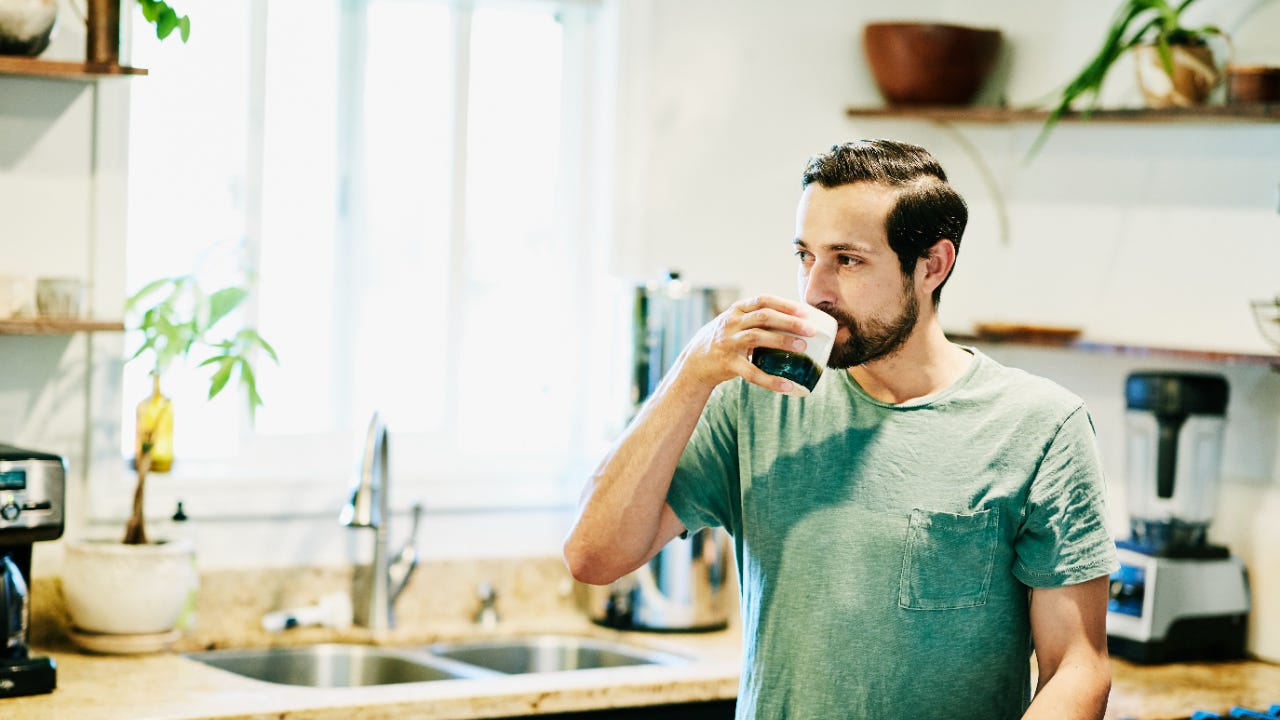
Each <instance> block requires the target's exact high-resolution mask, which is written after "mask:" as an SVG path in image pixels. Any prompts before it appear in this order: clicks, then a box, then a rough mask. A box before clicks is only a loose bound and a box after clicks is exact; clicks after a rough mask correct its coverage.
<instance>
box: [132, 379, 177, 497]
mask: <svg viewBox="0 0 1280 720" xmlns="http://www.w3.org/2000/svg"><path fill="white" fill-rule="evenodd" d="M144 444H150V445H151V471H152V472H168V471H169V468H170V467H172V466H173V402H172V401H170V400H169V398H167V397H165V396H164V393H162V392H160V376H159V375H158V374H155V373H152V374H151V396H150V397H148V398H147V399H145V400H143V401H142V402H140V403H138V430H137V441H136V443H135V444H134V449H133V453H134V454H133V461H134V465H135V466H136V465H137V464H138V463H139V462H141V460H142V446H143V445H144Z"/></svg>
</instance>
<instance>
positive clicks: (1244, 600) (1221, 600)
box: [1107, 372, 1249, 663]
mask: <svg viewBox="0 0 1280 720" xmlns="http://www.w3.org/2000/svg"><path fill="white" fill-rule="evenodd" d="M1125 405H1126V413H1125V415H1126V418H1125V430H1126V443H1125V465H1126V470H1125V474H1126V485H1127V491H1128V493H1127V495H1128V503H1129V529H1130V538H1129V540H1127V541H1119V542H1117V543H1116V547H1117V552H1118V555H1119V559H1120V569H1119V570H1117V571H1116V572H1115V573H1113V574H1112V575H1111V583H1110V600H1109V602H1108V605H1107V648H1108V650H1109V651H1110V652H1111V654H1112V655H1115V656H1117V657H1122V658H1125V659H1128V660H1132V661H1134V662H1140V663H1159V662H1169V661H1174V660H1225V659H1233V658H1241V657H1244V643H1245V623H1246V620H1247V618H1248V615H1249V587H1248V576H1247V574H1246V572H1245V568H1244V564H1243V563H1242V562H1241V561H1240V559H1239V558H1238V557H1236V556H1234V555H1232V554H1231V552H1230V550H1228V549H1227V548H1226V547H1225V546H1222V545H1215V544H1213V543H1211V542H1209V539H1208V528H1209V523H1210V521H1211V520H1212V518H1213V513H1214V509H1215V506H1216V504H1217V491H1218V480H1219V473H1220V469H1221V464H1222V436H1223V428H1224V424H1225V416H1226V409H1227V381H1226V378H1224V377H1222V376H1221V375H1213V374H1202V373H1177V372H1135V373H1131V374H1130V375H1129V376H1128V378H1126V380H1125Z"/></svg>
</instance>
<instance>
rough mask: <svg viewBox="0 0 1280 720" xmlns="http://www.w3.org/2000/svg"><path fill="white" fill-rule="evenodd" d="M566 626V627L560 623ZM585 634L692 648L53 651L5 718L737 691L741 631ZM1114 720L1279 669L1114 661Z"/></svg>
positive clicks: (592, 699)
mask: <svg viewBox="0 0 1280 720" xmlns="http://www.w3.org/2000/svg"><path fill="white" fill-rule="evenodd" d="M564 630H567V629H566V628H559V629H558V631H564ZM576 630H577V634H587V635H592V636H595V637H600V638H605V639H613V640H621V641H624V642H628V643H633V644H636V645H640V646H645V647H650V648H654V649H660V650H666V651H668V652H674V653H678V654H683V655H685V656H687V657H689V658H691V662H689V663H687V664H682V665H675V666H633V667H623V668H603V669H599V670H584V671H575V672H560V673H538V674H528V675H512V676H507V677H493V678H481V679H467V680H442V681H436V682H424V683H405V684H400V685H381V686H375V687H363V688H305V687H294V686H287V685H274V684H269V683H264V682H259V681H256V680H251V679H248V678H243V677H240V676H237V675H233V674H231V673H227V672H223V671H221V670H216V669H214V668H211V667H207V666H205V665H203V664H201V663H198V662H196V661H194V660H189V659H187V658H184V657H182V656H181V655H178V654H159V655H150V656H136V657H112V656H94V655H86V654H81V653H78V652H74V651H56V652H51V653H48V654H49V655H50V656H52V657H53V658H54V659H55V660H56V662H57V663H58V689H57V690H56V691H55V692H54V693H52V694H50V695H41V696H34V697H26V698H12V699H9V700H3V701H0V708H2V709H3V710H4V713H3V714H4V717H5V718H6V719H8V720H48V719H49V718H58V720H123V719H125V718H129V719H131V720H141V719H142V718H146V719H148V720H214V719H218V720H232V719H234V720H251V719H252V720H267V719H268V718H270V719H271V720H348V719H350V718H359V719H360V720H382V719H384V718H385V719H388V720H390V719H398V718H422V719H423V720H433V719H434V720H444V719H446V718H493V717H507V716H516V715H537V714H544V713H558V712H573V711H580V710H597V709H605V708H613V707H632V706H643V705H654V704H666V703H683V702H697V701H705V700H720V699H727V698H733V697H735V696H736V694H737V689H738V674H739V667H738V663H739V661H740V652H741V645H740V642H739V636H738V632H737V630H736V629H733V630H724V631H719V632H713V633H699V634H652V633H622V632H615V631H608V630H605V629H603V628H596V627H595V626H590V627H580V628H577V629H576ZM1112 675H1113V688H1112V692H1111V700H1110V703H1109V706H1108V709H1107V714H1106V718H1108V720H1123V719H1126V718H1134V719H1136V720H1175V719H1179V720H1180V719H1185V718H1187V717H1189V716H1190V715H1191V713H1192V712H1193V711H1195V710H1214V711H1218V712H1222V713H1224V714H1225V712H1226V711H1227V710H1228V709H1229V708H1230V707H1231V706H1233V705H1244V706H1248V707H1255V708H1262V709H1265V708H1267V707H1269V706H1270V705H1271V704H1273V703H1276V702H1280V666H1278V665H1272V664H1268V663H1262V662H1253V661H1246V662H1233V663H1194V664H1174V665H1165V666H1153V667H1145V666H1139V665H1133V664H1131V663H1127V662H1125V661H1123V660H1113V661H1112Z"/></svg>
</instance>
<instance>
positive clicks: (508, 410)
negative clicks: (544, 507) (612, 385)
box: [459, 8, 582, 454]
mask: <svg viewBox="0 0 1280 720" xmlns="http://www.w3.org/2000/svg"><path fill="white" fill-rule="evenodd" d="M471 42H472V45H471V85H470V106H469V115H468V120H469V124H468V135H469V137H468V145H467V159H468V177H467V216H466V219H467V225H466V227H467V239H466V247H467V257H466V268H467V273H466V278H465V287H466V292H467V303H468V304H467V312H466V315H467V322H466V324H465V328H464V331H463V332H464V334H463V337H462V338H461V348H460V352H462V357H463V358H465V361H464V362H463V363H462V364H461V370H460V372H461V377H460V385H461V387H462V389H463V392H462V397H461V399H460V408H459V410H460V415H461V417H460V418H459V428H460V438H459V440H460V442H461V446H462V448H463V450H464V451H467V452H486V451H490V450H491V448H492V446H493V442H494V438H495V437H496V438H500V439H501V443H502V446H503V448H505V449H507V450H509V451H511V452H513V453H521V452H536V453H539V454H551V453H557V454H559V453H563V452H565V451H566V450H567V448H568V444H569V440H570V437H569V428H570V427H571V420H572V410H573V408H572V406H571V403H572V402H573V399H574V387H573V383H574V381H575V380H576V379H578V378H580V377H581V376H582V373H581V372H580V371H579V368H578V367H577V363H578V362H579V359H580V357H581V353H579V352H576V348H575V345H574V343H575V340H576V339H578V338H579V337H580V333H578V332H575V325H576V323H574V322H573V320H574V313H573V303H572V299H573V290H572V289H573V287H574V281H573V279H572V278H566V274H567V273H568V271H569V269H570V268H571V267H572V263H571V262H570V260H571V258H570V257H569V256H568V252H569V251H568V248H567V246H566V243H565V242H564V230H565V228H564V224H563V223H562V222H561V221H560V220H559V213H560V198H559V192H558V190H559V180H560V173H559V168H560V165H561V148H560V134H561V105H562V102H561V100H562V98H561V47H562V37H561V28H560V25H559V24H558V23H557V22H556V20H555V17H554V15H553V14H551V13H549V12H534V11H530V10H524V9H508V8H502V9H482V10H478V11H477V12H476V14H475V17H474V20H473V26H472V41H471ZM497 409H500V411H497Z"/></svg>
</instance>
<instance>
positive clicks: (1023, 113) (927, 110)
mask: <svg viewBox="0 0 1280 720" xmlns="http://www.w3.org/2000/svg"><path fill="white" fill-rule="evenodd" d="M845 114H846V115H848V116H849V117H854V118H899V119H901V118H907V119H918V120H936V121H944V122H971V123H1014V122H1037V123H1038V122H1044V121H1045V120H1046V119H1048V117H1049V111H1048V110H1019V109H1014V108H1004V107H976V106H975V107H954V106H926V105H919V106H913V105H899V106H892V107H852V108H848V109H847V110H846V111H845ZM1060 121H1061V122H1078V121H1089V122H1105V123H1196V122H1200V123H1218V122H1264V123H1265V122H1280V103H1249V104H1240V105H1206V106H1203V107H1195V108H1162V109H1147V108H1121V109H1107V110H1103V109H1101V108H1100V109H1098V110H1094V111H1093V112H1092V113H1089V114H1088V115H1087V116H1086V115H1085V114H1084V113H1081V112H1071V113H1067V114H1065V115H1063V116H1062V118H1061V120H1060Z"/></svg>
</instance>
